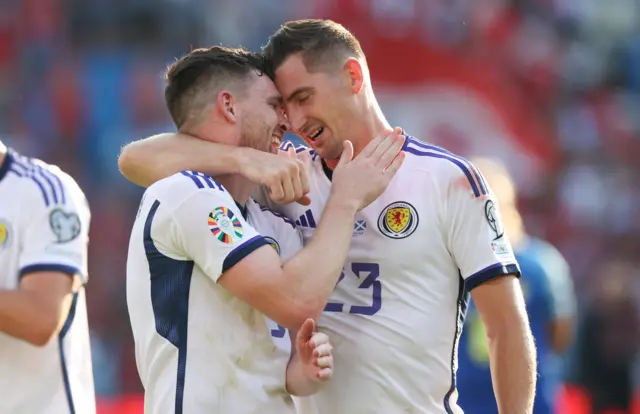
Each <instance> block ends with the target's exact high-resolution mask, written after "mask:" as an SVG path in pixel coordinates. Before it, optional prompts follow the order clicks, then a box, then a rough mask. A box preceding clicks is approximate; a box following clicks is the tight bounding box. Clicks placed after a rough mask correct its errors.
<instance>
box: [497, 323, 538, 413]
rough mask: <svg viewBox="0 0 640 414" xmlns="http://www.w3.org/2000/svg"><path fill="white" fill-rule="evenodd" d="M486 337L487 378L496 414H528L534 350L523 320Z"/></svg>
mask: <svg viewBox="0 0 640 414" xmlns="http://www.w3.org/2000/svg"><path fill="white" fill-rule="evenodd" d="M510 325H511V326H509V327H508V328H507V327H506V325H505V329H500V330H499V331H497V332H494V334H493V335H489V338H488V339H489V347H490V352H491V376H492V379H493V388H494V392H495V395H496V401H497V402H498V409H499V412H500V414H510V413H523V414H527V413H531V412H532V410H533V399H534V397H535V388H536V349H535V345H534V342H533V337H532V335H531V330H530V329H529V326H528V323H527V322H526V320H525V321H522V322H519V323H517V324H510Z"/></svg>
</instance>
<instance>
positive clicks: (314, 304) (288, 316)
mask: <svg viewBox="0 0 640 414" xmlns="http://www.w3.org/2000/svg"><path fill="white" fill-rule="evenodd" d="M323 308H324V303H322V304H319V303H318V301H317V300H315V299H310V300H300V299H298V300H291V301H289V302H288V303H287V305H286V307H285V308H284V309H283V312H282V321H281V322H278V321H276V322H278V323H279V324H280V325H282V326H284V327H285V328H287V329H298V328H300V326H302V324H303V323H304V321H306V320H307V319H309V318H311V319H313V320H316V321H317V320H318V318H320V315H321V314H322V310H323Z"/></svg>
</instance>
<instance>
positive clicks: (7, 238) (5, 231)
mask: <svg viewBox="0 0 640 414" xmlns="http://www.w3.org/2000/svg"><path fill="white" fill-rule="evenodd" d="M11 237H12V234H11V226H9V223H8V222H6V221H4V220H0V250H3V249H4V248H5V247H8V246H9V243H10V242H11Z"/></svg>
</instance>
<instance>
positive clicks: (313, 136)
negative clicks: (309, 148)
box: [307, 127, 324, 142]
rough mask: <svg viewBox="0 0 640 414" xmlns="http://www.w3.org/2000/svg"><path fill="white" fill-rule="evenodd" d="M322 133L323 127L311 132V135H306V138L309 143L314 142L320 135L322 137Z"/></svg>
mask: <svg viewBox="0 0 640 414" xmlns="http://www.w3.org/2000/svg"><path fill="white" fill-rule="evenodd" d="M323 132H324V127H319V128H317V129H315V130H313V131H312V133H310V134H308V135H307V137H308V138H309V140H310V141H311V142H314V141H315V140H317V139H318V138H319V137H320V135H322V133H323Z"/></svg>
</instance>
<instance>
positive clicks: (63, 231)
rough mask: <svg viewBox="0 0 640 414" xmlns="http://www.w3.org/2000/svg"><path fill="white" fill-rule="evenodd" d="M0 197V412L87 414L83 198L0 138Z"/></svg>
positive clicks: (90, 408)
mask: <svg viewBox="0 0 640 414" xmlns="http://www.w3.org/2000/svg"><path fill="white" fill-rule="evenodd" d="M0 200H1V201H0V390H2V391H1V393H2V396H0V413H29V414H49V413H71V414H74V413H78V414H80V413H82V414H84V413H87V414H91V413H95V411H96V404H95V393H94V387H93V372H92V367H91V349H90V346H89V327H88V323H87V306H86V300H85V289H84V285H85V283H86V282H87V243H88V232H89V221H90V212H89V206H88V204H87V200H86V199H85V196H84V194H83V192H82V190H81V189H80V187H78V185H77V184H76V182H75V181H74V180H73V178H71V177H70V176H69V175H67V174H65V173H64V172H62V171H61V170H60V169H59V168H58V167H55V166H51V165H48V164H45V163H44V162H42V161H39V160H35V159H32V158H27V157H25V156H22V155H20V154H18V153H17V152H15V151H13V150H11V149H8V148H6V147H5V146H4V145H3V144H2V143H1V142H0Z"/></svg>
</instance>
